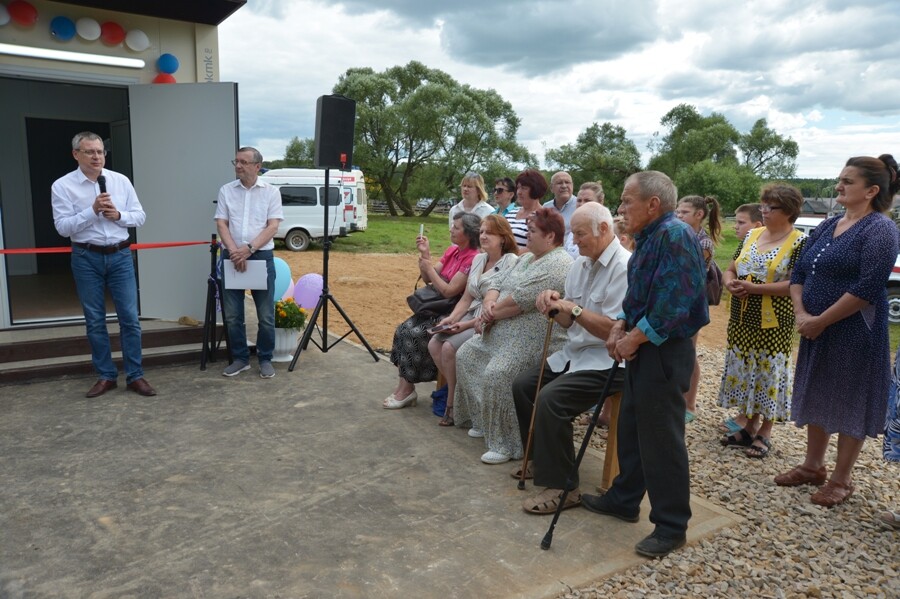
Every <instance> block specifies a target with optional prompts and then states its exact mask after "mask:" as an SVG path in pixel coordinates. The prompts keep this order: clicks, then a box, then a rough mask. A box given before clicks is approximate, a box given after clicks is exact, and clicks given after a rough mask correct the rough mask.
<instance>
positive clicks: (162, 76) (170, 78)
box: [153, 73, 175, 83]
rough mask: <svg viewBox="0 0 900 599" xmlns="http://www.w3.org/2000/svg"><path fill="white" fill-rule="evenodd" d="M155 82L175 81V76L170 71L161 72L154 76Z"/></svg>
mask: <svg viewBox="0 0 900 599" xmlns="http://www.w3.org/2000/svg"><path fill="white" fill-rule="evenodd" d="M153 83H175V77H173V76H172V75H170V74H169V73H160V74H159V75H157V76H156V77H154V78H153Z"/></svg>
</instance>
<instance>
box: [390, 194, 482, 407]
mask: <svg viewBox="0 0 900 599" xmlns="http://www.w3.org/2000/svg"><path fill="white" fill-rule="evenodd" d="M480 227H481V219H480V218H479V217H477V216H476V215H474V214H469V213H468V212H458V213H457V214H456V215H455V216H454V217H453V225H452V226H451V227H450V247H448V248H447V251H446V252H444V255H443V256H442V257H441V259H440V261H439V262H438V263H437V264H432V263H431V252H430V251H429V246H428V238H427V237H424V236H422V237H418V238H416V248H417V249H418V250H419V273H420V274H421V275H422V280H423V281H425V282H426V283H430V284H431V285H433V286H434V288H435V289H437V290H438V291H439V292H440V293H441V295H443V296H444V297H447V298H450V297H457V296H459V295H461V294H462V292H463V291H464V290H465V288H466V282H467V281H468V278H469V269H470V268H471V266H472V260H473V259H474V258H475V256H476V255H477V254H478V235H479V229H480ZM443 316H444V315H443V314H441V315H437V316H422V315H418V314H413V315H412V316H410V317H409V318H407V319H406V320H404V321H403V322H402V323H400V326H398V327H397V329H396V330H395V331H394V342H393V344H392V345H391V364H393V365H394V366H396V367H397V368H398V369H399V370H400V376H399V377H398V380H397V387H396V388H394V391H393V393H391V394H390V395H388V396H387V397H386V398H385V400H384V401H383V402H382V404H381V405H382V407H383V408H385V409H387V410H396V409H399V408H405V407H406V406H408V405H413V406H414V405H416V400H417V399H418V397H417V395H416V383H424V382H426V381H433V380H434V379H436V378H437V366H435V365H434V360H432V359H431V355H430V354H429V353H428V340H429V335H428V329H430V328H431V327H433V326H434V324H435V323H436V322H437V321H438V320H440V319H441V318H442V317H443Z"/></svg>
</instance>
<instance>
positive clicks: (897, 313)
mask: <svg viewBox="0 0 900 599" xmlns="http://www.w3.org/2000/svg"><path fill="white" fill-rule="evenodd" d="M887 301H888V321H889V322H890V323H891V324H900V287H890V288H888V292H887Z"/></svg>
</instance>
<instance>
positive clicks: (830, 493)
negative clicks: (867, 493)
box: [809, 478, 856, 507]
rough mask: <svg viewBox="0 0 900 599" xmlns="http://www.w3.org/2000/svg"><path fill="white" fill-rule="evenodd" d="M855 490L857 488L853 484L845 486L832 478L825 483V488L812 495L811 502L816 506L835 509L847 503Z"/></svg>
mask: <svg viewBox="0 0 900 599" xmlns="http://www.w3.org/2000/svg"><path fill="white" fill-rule="evenodd" d="M855 490H856V487H855V486H853V483H852V482H851V483H848V484H846V485H845V484H844V483H839V482H838V481H836V480H834V479H833V478H832V479H829V480H828V482H827V483H825V486H823V487H821V488H819V490H818V491H816V492H815V493H813V494H812V495H810V496H809V500H810V501H811V502H813V503H815V504H816V505H821V506H824V507H834V506H836V505H839V504H841V503H844V502H845V501H847V499H849V498H850V496H851V495H853V491H855Z"/></svg>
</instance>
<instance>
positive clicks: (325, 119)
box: [315, 95, 356, 169]
mask: <svg viewBox="0 0 900 599" xmlns="http://www.w3.org/2000/svg"><path fill="white" fill-rule="evenodd" d="M355 124H356V100H351V99H350V98H346V97H344V96H339V95H333V96H320V97H319V99H318V100H317V101H316V155H315V165H316V167H317V168H336V169H349V168H350V167H351V166H352V165H353V127H354V125H355Z"/></svg>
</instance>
